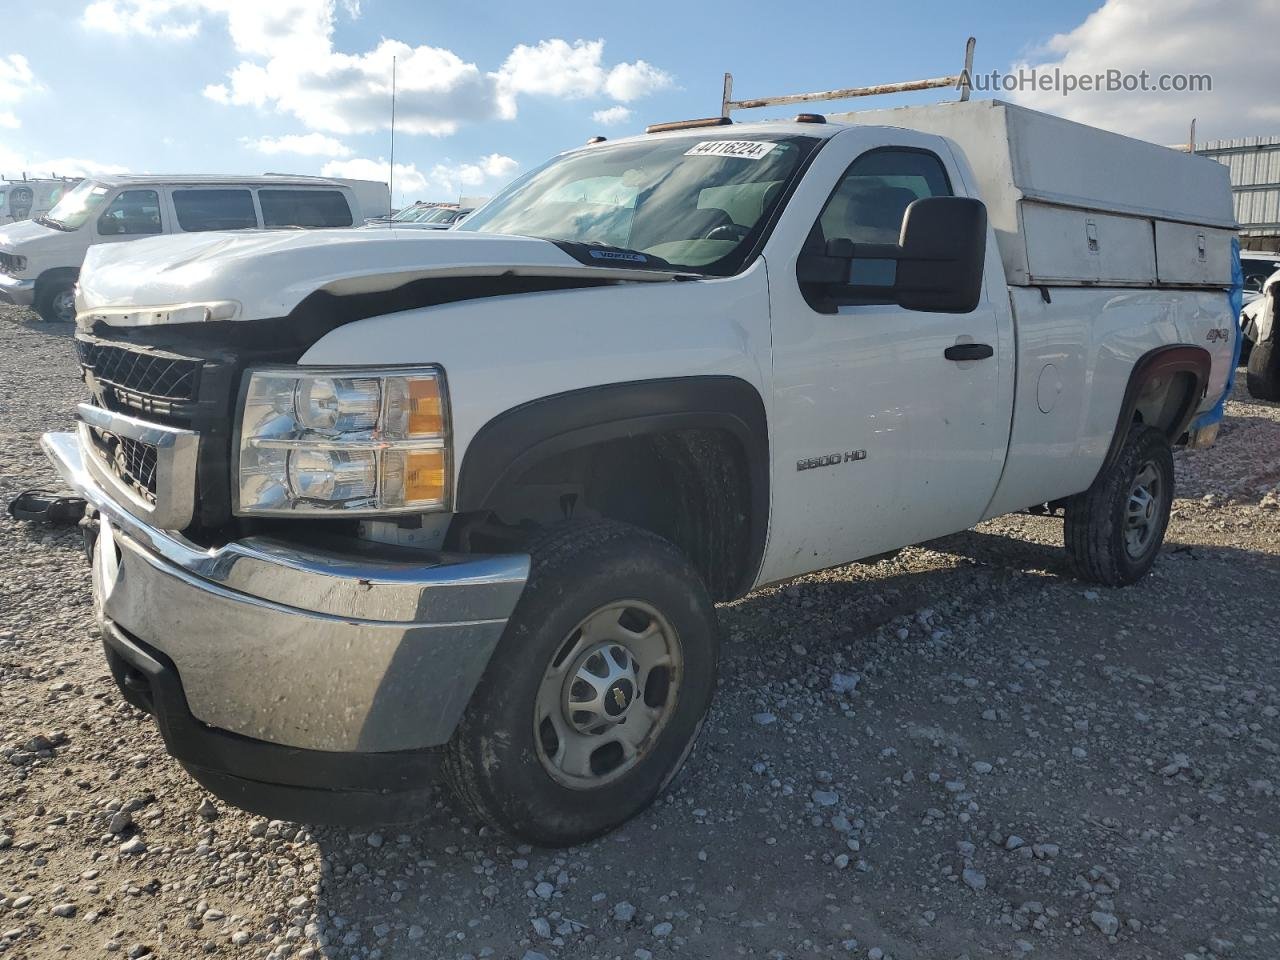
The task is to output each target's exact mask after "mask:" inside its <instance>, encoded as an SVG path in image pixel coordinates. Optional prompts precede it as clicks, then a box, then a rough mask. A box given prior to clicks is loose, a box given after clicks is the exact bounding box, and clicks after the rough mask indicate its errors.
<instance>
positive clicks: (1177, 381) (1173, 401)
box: [1133, 370, 1200, 441]
mask: <svg viewBox="0 0 1280 960" xmlns="http://www.w3.org/2000/svg"><path fill="white" fill-rule="evenodd" d="M1199 385H1200V384H1199V380H1198V379H1197V377H1196V376H1195V374H1193V373H1191V372H1190V371H1186V370H1183V371H1178V372H1175V373H1171V374H1168V375H1163V376H1161V375H1157V376H1154V377H1151V378H1150V379H1149V380H1147V381H1145V382H1144V383H1143V384H1142V386H1141V388H1140V390H1139V392H1138V398H1137V403H1136V405H1135V406H1134V410H1133V420H1134V422H1136V423H1142V424H1146V425H1147V426H1152V427H1158V428H1159V429H1160V430H1163V431H1164V433H1165V435H1166V436H1167V437H1169V439H1170V440H1171V441H1176V440H1177V439H1178V437H1177V436H1174V435H1173V431H1174V430H1177V431H1178V433H1179V434H1181V432H1182V429H1181V428H1182V426H1183V419H1182V418H1183V414H1184V413H1185V412H1186V410H1187V408H1188V407H1189V406H1190V407H1194V405H1195V401H1196V400H1197V399H1198V396H1199V391H1198V390H1197V387H1198V386H1199Z"/></svg>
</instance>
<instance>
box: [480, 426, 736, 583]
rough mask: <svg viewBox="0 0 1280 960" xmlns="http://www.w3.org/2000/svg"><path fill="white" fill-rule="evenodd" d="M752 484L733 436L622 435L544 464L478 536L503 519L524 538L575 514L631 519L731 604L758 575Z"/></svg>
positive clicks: (494, 507)
mask: <svg viewBox="0 0 1280 960" xmlns="http://www.w3.org/2000/svg"><path fill="white" fill-rule="evenodd" d="M749 478H750V471H749V469H748V463H747V454H746V451H745V450H744V449H743V447H742V444H741V443H740V442H739V441H738V439H737V438H736V437H735V436H734V435H733V434H732V433H730V432H729V431H727V430H719V429H688V430H670V431H665V432H659V433H651V434H642V435H638V436H629V437H619V438H615V439H610V440H605V441H602V442H599V443H594V444H590V445H587V446H582V447H576V448H574V449H571V450H566V451H562V452H559V453H555V454H552V455H550V456H548V457H547V458H545V459H542V460H539V461H538V462H536V463H535V464H533V465H532V466H531V467H530V468H529V469H527V470H525V471H524V472H522V473H521V474H520V475H519V476H518V477H516V478H515V479H514V480H512V481H507V482H504V483H503V484H502V485H501V486H500V487H499V488H498V489H497V490H495V491H494V492H493V493H492V495H491V496H490V497H489V498H488V502H487V504H486V505H487V507H488V510H487V511H486V512H485V514H484V516H483V517H477V516H476V515H472V516H471V518H470V519H471V522H472V526H471V530H472V531H473V532H474V533H475V534H478V535H479V536H481V537H483V536H484V535H485V534H486V533H488V534H492V533H493V532H494V531H493V525H494V523H495V522H496V524H497V525H498V526H499V528H500V529H503V530H506V531H509V532H514V531H519V533H514V535H515V536H517V537H519V536H521V535H523V536H528V535H529V534H531V533H532V532H533V531H536V530H538V529H541V528H543V527H546V526H548V525H550V524H553V523H557V522H559V521H562V520H567V519H571V518H579V519H581V518H604V519H609V520H618V521H621V522H624V523H630V524H633V525H635V526H638V527H642V528H643V529H645V530H649V531H651V532H653V533H656V534H657V535H658V536H660V537H663V538H665V539H667V540H670V541H671V542H672V543H674V544H675V545H676V546H677V547H679V548H680V550H681V551H682V552H683V553H684V554H685V556H686V557H688V558H689V561H690V562H691V563H692V564H693V566H694V567H695V569H697V571H698V572H699V574H700V575H701V577H702V579H703V582H704V583H705V584H706V587H707V591H708V592H709V593H710V594H711V597H712V599H714V600H728V599H732V598H734V597H737V596H740V595H742V594H743V593H745V592H746V590H747V589H749V587H750V582H751V580H752V579H753V577H754V574H755V570H754V569H753V563H754V562H755V560H756V559H757V558H755V557H753V549H752V547H753V543H752V536H751V533H752V501H751V485H750V479H749ZM477 523H478V524H479V525H478V526H477V525H476V524H477ZM465 530H466V527H465V525H464V531H465ZM464 535H465V533H464Z"/></svg>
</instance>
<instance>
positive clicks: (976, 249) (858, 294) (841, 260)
mask: <svg viewBox="0 0 1280 960" xmlns="http://www.w3.org/2000/svg"><path fill="white" fill-rule="evenodd" d="M986 254H987V208H986V206H984V205H983V203H982V201H980V200H974V199H972V198H970V197H925V198H923V199H920V200H916V201H913V202H912V203H911V205H910V206H908V207H907V210H906V213H905V214H904V215H903V218H902V232H901V234H900V235H899V238H898V242H897V243H853V242H851V241H849V240H847V239H834V240H829V241H828V242H827V246H826V250H825V251H824V253H823V254H804V255H802V256H801V259H800V262H799V263H798V265H797V276H798V279H799V281H800V283H801V284H804V285H807V286H810V287H811V288H814V289H815V290H816V291H818V292H819V295H820V297H821V298H822V299H826V300H829V301H831V302H834V303H856V302H860V301H862V302H865V301H875V300H889V301H890V302H892V303H896V304H898V305H899V306H901V307H904V308H906V309H907V310H923V311H929V312H936V313H969V312H971V311H972V310H974V309H975V308H976V307H977V306H978V301H979V300H980V299H981V297H982V271H983V264H984V262H985V260H986Z"/></svg>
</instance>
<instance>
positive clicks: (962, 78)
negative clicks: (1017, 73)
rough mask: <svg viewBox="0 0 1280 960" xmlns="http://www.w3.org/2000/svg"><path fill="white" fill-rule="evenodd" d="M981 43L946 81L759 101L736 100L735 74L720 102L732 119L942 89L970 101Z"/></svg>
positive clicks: (969, 48)
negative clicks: (742, 113) (792, 106)
mask: <svg viewBox="0 0 1280 960" xmlns="http://www.w3.org/2000/svg"><path fill="white" fill-rule="evenodd" d="M976 43H977V40H976V39H974V38H973V37H970V38H969V39H968V40H967V41H966V42H965V45H964V69H963V70H961V71H960V72H959V73H953V74H951V75H949V76H945V77H930V78H929V79H927V80H906V81H903V82H901V83H878V84H874V85H872V86H869V87H845V88H843V89H840V90H821V91H819V92H817V93H793V94H787V95H786V96H781V97H760V98H759V99H756V100H734V99H733V74H732V73H726V74H725V75H724V95H723V96H722V97H721V100H720V116H722V117H728V116H729V114H730V113H732V112H733V111H734V110H754V109H756V108H757V107H775V106H782V105H785V104H788V103H811V102H812V101H814V100H849V99H852V98H854V97H878V96H881V95H882V94H886V93H907V92H910V91H912V90H934V89H937V88H939V87H955V88H956V89H958V90H959V91H960V99H961V100H968V99H969V94H970V93H971V92H972V90H973V84H972V80H971V78H972V76H973V48H974V45H975V44H976Z"/></svg>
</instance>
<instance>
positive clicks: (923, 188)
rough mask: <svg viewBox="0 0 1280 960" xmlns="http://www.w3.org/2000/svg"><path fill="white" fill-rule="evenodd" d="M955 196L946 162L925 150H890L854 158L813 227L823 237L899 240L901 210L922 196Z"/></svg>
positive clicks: (856, 239) (882, 241)
mask: <svg viewBox="0 0 1280 960" xmlns="http://www.w3.org/2000/svg"><path fill="white" fill-rule="evenodd" d="M949 196H951V182H950V181H949V180H948V179H947V171H946V169H945V168H944V167H943V166H942V161H941V160H939V159H938V158H937V157H936V156H935V155H934V154H932V153H929V152H928V151H925V150H902V149H894V148H891V149H885V150H872V151H870V152H868V153H864V154H863V155H862V156H860V157H859V158H858V159H857V160H855V161H853V163H852V164H851V165H850V167H849V169H848V170H846V171H845V174H844V176H843V177H842V178H841V179H840V183H839V184H837V185H836V188H835V190H834V191H833V192H832V194H831V199H829V200H828V201H827V205H826V206H825V207H824V208H823V210H822V215H821V216H820V217H818V222H817V224H815V227H814V229H815V230H817V231H818V232H819V233H820V239H821V240H822V241H826V240H835V239H837V238H841V237H843V238H846V239H849V240H852V241H853V242H854V243H897V242H898V234H899V232H900V231H901V229H902V215H903V214H904V213H906V212H907V207H908V206H909V205H910V204H911V203H912V201H915V200H919V199H921V198H922V197H949Z"/></svg>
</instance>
